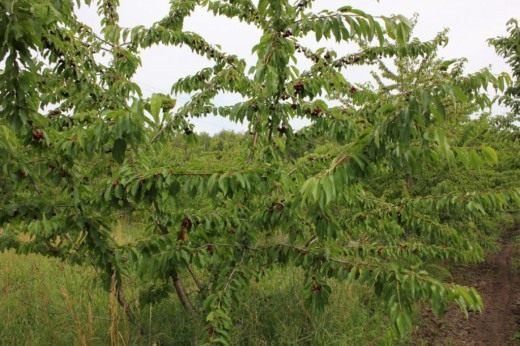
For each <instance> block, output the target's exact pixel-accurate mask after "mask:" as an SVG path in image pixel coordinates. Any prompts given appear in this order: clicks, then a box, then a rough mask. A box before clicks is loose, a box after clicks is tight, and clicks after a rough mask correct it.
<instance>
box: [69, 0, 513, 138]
mask: <svg viewBox="0 0 520 346" xmlns="http://www.w3.org/2000/svg"><path fill="white" fill-rule="evenodd" d="M168 2H169V1H168V0H147V1H142V0H121V6H120V18H121V25H122V26H124V27H131V26H135V25H145V26H148V25H150V24H152V23H154V22H155V21H157V20H159V19H161V18H162V17H164V16H165V15H166V14H167V13H168V10H169V4H168ZM344 5H351V6H353V7H355V8H359V9H362V10H364V11H365V12H368V13H370V14H373V15H389V14H403V15H405V16H409V17H411V16H412V15H414V14H415V13H417V14H418V15H419V20H418V24H417V26H416V29H415V32H414V35H415V36H417V37H419V38H420V39H423V40H429V39H431V38H433V37H434V36H435V34H436V33H437V32H439V31H441V30H443V29H444V28H449V30H450V32H449V38H450V43H449V45H448V46H447V47H446V48H444V49H443V50H442V51H441V55H442V56H443V57H447V58H457V57H466V58H467V59H468V64H467V72H472V71H476V70H479V69H480V68H483V67H487V66H491V68H492V70H493V71H494V72H497V73H498V72H501V71H504V70H508V69H507V66H506V65H505V64H504V62H503V61H502V59H501V58H500V57H498V56H497V55H496V54H495V52H494V50H493V49H492V48H491V47H489V46H488V45H487V42H486V40H487V39H488V38H490V37H495V36H499V35H503V34H505V32H506V22H507V21H508V20H509V19H510V18H511V17H514V16H516V17H520V0H493V1H490V0H380V1H379V2H378V1H376V0H349V1H346V0H317V1H316V3H315V7H314V8H315V9H316V10H321V9H326V8H328V9H335V8H338V7H341V6H344ZM79 16H80V18H81V19H82V20H83V21H84V22H86V23H88V24H90V25H92V26H93V27H94V28H97V29H99V18H98V17H97V14H96V9H95V8H88V7H83V8H81V9H80V10H79ZM185 30H188V31H194V32H197V33H199V34H201V35H202V36H203V37H205V38H206V39H207V40H208V41H209V42H210V43H218V44H220V45H221V46H222V48H223V50H224V51H226V52H229V53H232V54H237V55H238V56H241V57H244V58H246V59H247V61H248V62H253V61H254V58H253V57H252V55H251V48H252V46H253V45H254V44H255V43H256V42H257V40H258V38H259V37H260V32H259V31H258V30H256V29H255V28H253V27H250V26H248V25H247V24H244V23H240V22H238V21H234V20H230V19H227V18H223V17H213V15H211V14H209V13H207V12H205V11H204V10H202V9H199V10H197V11H196V12H194V14H193V15H192V16H191V17H190V18H188V19H187V20H186V22H185ZM320 45H322V46H328V47H331V48H332V47H334V44H333V43H320ZM348 48H349V47H340V48H339V50H340V51H342V52H347V51H348ZM206 66H211V63H210V62H209V61H207V60H206V59H204V58H201V57H199V56H197V55H195V54H193V53H191V52H190V51H189V49H187V48H176V47H164V46H158V47H153V48H150V49H147V50H146V51H144V52H143V54H142V66H141V68H140V69H139V71H138V72H137V74H136V76H135V80H136V82H138V83H139V85H140V86H141V88H142V89H143V91H144V92H145V93H146V94H151V93H153V92H163V93H169V91H170V88H171V85H172V83H173V82H174V81H176V80H177V79H178V78H181V77H183V76H186V75H189V74H192V73H194V72H196V71H198V70H200V69H201V68H203V67H206ZM349 77H350V78H351V80H354V81H356V82H362V81H363V80H366V78H368V76H367V73H366V71H352V72H351V76H349ZM236 101H237V97H236V96H234V95H221V96H220V97H219V98H218V102H219V103H221V104H232V103H234V102H236ZM195 124H196V127H197V130H198V131H204V132H209V133H215V132H218V131H220V130H222V129H233V130H243V129H244V128H245V126H244V125H240V124H232V123H230V122H229V121H227V120H226V119H222V118H216V117H209V118H205V119H199V120H197V121H196V122H195Z"/></svg>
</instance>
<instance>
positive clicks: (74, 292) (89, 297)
mask: <svg viewBox="0 0 520 346" xmlns="http://www.w3.org/2000/svg"><path fill="white" fill-rule="evenodd" d="M95 278H96V275H95V273H94V272H93V270H92V269H90V268H88V267H82V266H72V265H67V264H64V263H62V262H60V261H58V260H55V259H51V258H46V257H43V256H39V255H17V254H14V253H12V252H6V253H1V254H0V344H1V345H35V346H36V345H38V346H40V345H53V346H58V345H110V344H117V345H196V344H197V343H198V342H199V341H200V340H201V339H202V337H203V333H205V329H204V328H203V326H202V325H197V323H193V321H189V317H188V316H187V315H186V314H185V313H184V311H183V310H182V308H181V307H180V305H179V304H178V302H177V300H176V298H175V297H173V296H172V297H170V298H169V299H166V300H164V301H162V302H161V303H160V304H156V305H153V306H152V305H146V306H141V307H140V312H139V315H138V319H139V323H140V324H141V326H142V328H141V329H142V330H141V332H138V328H136V327H135V326H134V325H132V324H131V323H130V322H128V320H127V319H126V316H125V314H124V313H123V312H122V310H121V309H120V307H119V306H117V304H115V303H114V299H113V297H111V293H110V292H107V291H105V290H103V289H102V287H101V284H100V283H99V282H98V281H97V280H96V279H95ZM301 282H302V276H301V273H299V272H298V271H297V270H279V271H275V272H273V273H271V274H269V275H268V276H267V277H265V279H264V280H262V281H260V282H257V283H254V284H253V285H252V286H251V288H250V289H249V290H248V291H247V292H245V294H244V297H243V299H242V304H241V306H240V308H239V309H238V310H237V311H236V312H235V316H236V326H235V329H234V331H233V340H234V341H233V343H234V344H235V345H379V344H383V343H387V342H388V340H386V339H385V335H386V334H387V333H386V331H387V330H388V327H389V326H388V322H387V319H386V318H385V314H384V312H383V310H382V309H381V308H380V307H379V306H378V305H375V303H374V300H373V299H371V298H372V297H371V295H370V293H368V292H366V290H364V289H363V288H362V287H358V286H350V285H344V284H334V286H335V290H334V293H333V295H332V297H331V304H330V305H329V306H328V307H327V308H326V309H325V311H323V312H322V313H317V314H314V313H312V312H311V311H310V310H309V309H307V308H306V307H305V305H304V299H303V294H302V289H301V285H302V284H301ZM137 285H138V284H137V281H132V280H130V281H128V282H127V288H128V290H130V291H131V292H129V294H128V296H129V297H130V298H131V297H132V296H134V294H133V291H135V290H136V288H137Z"/></svg>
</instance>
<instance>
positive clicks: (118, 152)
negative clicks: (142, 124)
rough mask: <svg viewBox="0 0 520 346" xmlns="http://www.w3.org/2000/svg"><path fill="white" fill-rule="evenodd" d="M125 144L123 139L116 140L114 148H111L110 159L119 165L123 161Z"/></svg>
mask: <svg viewBox="0 0 520 346" xmlns="http://www.w3.org/2000/svg"><path fill="white" fill-rule="evenodd" d="M126 146H127V143H126V141H125V140H124V139H122V138H118V139H116V140H115V142H114V146H113V147H112V157H113V158H114V160H115V161H116V162H117V163H119V164H121V163H123V161H124V160H125V153H126Z"/></svg>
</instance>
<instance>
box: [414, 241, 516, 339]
mask: <svg viewBox="0 0 520 346" xmlns="http://www.w3.org/2000/svg"><path fill="white" fill-rule="evenodd" d="M511 238H512V235H511V234H509V235H508V236H506V237H504V240H503V244H502V248H501V250H500V252H498V253H497V254H494V255H492V256H490V257H489V258H488V259H487V260H486V261H485V262H484V263H482V264H480V265H478V266H474V267H468V268H463V269H460V270H458V271H457V272H456V274H455V278H456V282H459V283H462V284H464V285H466V286H472V287H475V288H477V289H478V291H479V293H480V294H481V296H482V298H483V300H484V311H483V313H482V314H478V313H470V315H469V318H468V319H466V318H465V316H464V315H463V314H462V313H461V312H460V311H459V310H458V309H457V308H456V307H454V308H452V309H451V310H449V311H448V312H447V314H446V315H445V316H444V317H443V318H442V319H441V320H438V319H435V318H434V317H433V315H432V313H431V312H428V311H425V312H424V313H423V321H424V322H423V324H422V326H421V327H420V328H419V330H418V331H417V334H416V335H417V336H416V337H415V338H414V339H415V340H417V341H418V343H417V344H423V345H461V346H466V345H479V346H480V345H482V346H484V345H485V346H509V345H520V340H519V339H518V332H519V331H520V274H519V273H518V272H515V271H514V268H513V266H512V264H513V259H514V258H515V256H516V257H517V258H518V254H517V252H518V250H515V246H514V245H513V242H512V241H511ZM419 340H421V341H419Z"/></svg>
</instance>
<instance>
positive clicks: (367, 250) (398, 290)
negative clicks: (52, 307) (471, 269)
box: [0, 0, 520, 345]
mask: <svg viewBox="0 0 520 346" xmlns="http://www.w3.org/2000/svg"><path fill="white" fill-rule="evenodd" d="M311 2H312V1H299V2H297V3H296V4H293V3H290V2H288V1H286V0H261V1H259V2H258V4H255V3H253V2H251V1H249V0H238V1H214V0H201V1H175V0H174V1H171V11H170V12H169V13H168V15H167V16H166V17H165V18H164V19H162V20H160V21H158V22H157V23H155V24H153V25H152V26H151V27H148V28H145V27H142V26H138V27H135V28H121V27H120V26H119V24H118V15H117V5H118V1H115V0H103V1H98V8H99V14H100V16H101V24H102V34H103V37H98V36H97V35H96V34H94V33H93V31H92V29H91V28H88V27H87V26H85V25H84V24H82V23H80V22H79V21H78V20H77V18H76V17H75V15H74V12H73V8H74V7H75V6H78V5H79V4H77V5H75V4H73V3H72V2H70V1H65V0H61V1H56V0H54V1H40V2H38V3H37V4H35V3H34V2H32V1H23V0H19V1H8V0H4V1H2V2H0V6H1V8H2V14H1V16H2V22H1V23H2V24H1V25H0V33H1V35H2V37H3V38H4V42H5V45H4V46H2V50H1V51H0V52H1V54H0V59H1V61H2V62H4V63H5V68H4V70H3V71H1V74H0V91H1V93H2V96H3V97H2V98H1V100H0V109H1V118H0V126H1V127H0V130H1V131H0V151H1V152H2V154H3V155H2V158H1V159H0V164H1V166H2V176H1V180H0V192H1V193H2V196H3V197H4V202H3V205H2V208H1V209H0V222H1V226H2V228H3V231H2V234H1V235H0V249H4V248H14V249H16V250H17V251H18V252H21V253H26V252H33V253H40V254H44V255H48V256H55V257H59V258H62V259H64V260H68V261H71V262H75V263H81V264H92V265H94V266H95V268H96V269H97V271H98V272H99V274H100V277H101V278H102V279H103V281H104V283H105V286H106V287H107V288H108V287H110V283H112V289H114V287H113V285H114V282H115V283H116V286H115V290H116V292H117V299H118V301H119V302H120V303H121V304H122V305H123V306H125V311H126V312H127V314H128V315H129V317H130V318H131V317H132V316H133V312H132V310H131V307H130V306H128V305H127V303H126V302H125V299H124V295H123V289H122V287H123V284H124V282H125V280H128V277H130V275H132V274H135V273H136V274H137V275H139V276H140V279H141V280H143V281H144V282H146V283H147V284H146V285H143V292H141V294H140V296H141V297H142V298H143V299H145V300H147V301H149V302H157V301H159V300H160V299H164V298H165V297H168V294H169V293H170V291H171V292H175V294H176V295H177V297H178V298H179V301H180V302H181V304H182V305H183V306H184V308H185V309H186V313H187V314H188V315H191V316H190V317H189V318H186V323H188V322H189V321H190V320H192V321H195V322H193V323H194V324H195V325H200V324H202V325H204V328H205V333H204V335H203V337H202V338H201V340H200V343H205V344H221V345H227V344H230V343H231V342H232V333H231V331H232V329H233V325H234V323H235V321H236V310H237V307H239V306H240V304H241V302H243V294H244V292H246V291H247V290H248V288H249V287H250V286H251V285H252V282H254V281H255V280H258V281H262V280H265V278H266V276H267V275H269V273H270V272H272V271H273V270H275V269H278V268H280V267H281V268H287V267H296V268H298V270H300V271H301V272H303V273H304V274H303V279H302V280H303V284H302V287H303V292H304V294H303V295H304V296H305V297H306V302H307V303H306V306H307V308H308V309H310V311H313V313H314V314H320V313H322V311H324V309H325V308H326V305H327V303H328V301H329V300H330V297H331V296H332V295H333V294H334V292H333V287H334V285H332V284H331V282H336V281H340V282H344V283H347V284H349V285H357V286H358V287H359V286H361V287H364V288H367V289H370V290H371V291H372V292H373V293H374V294H375V296H376V297H377V298H378V300H379V301H381V302H382V303H383V304H384V306H385V308H386V309H387V311H388V316H389V318H390V320H391V321H392V324H393V326H394V329H393V330H394V333H395V334H396V335H398V336H403V335H405V334H406V333H407V332H408V331H409V330H410V327H411V326H412V316H413V308H414V307H415V305H416V304H417V303H418V302H426V303H428V304H429V305H431V306H432V308H433V310H434V312H435V313H437V314H439V315H440V314H442V313H443V312H444V310H445V309H446V307H447V306H448V305H449V304H454V303H455V304H458V305H459V306H460V307H461V309H462V310H463V311H467V310H468V309H472V310H480V309H481V307H482V302H481V299H480V297H479V296H478V294H477V292H476V290H475V289H473V288H468V287H463V286H460V285H457V284H454V283H448V282H444V281H443V280H442V279H441V278H439V277H436V275H434V273H433V271H431V270H430V268H432V267H433V266H435V265H440V264H444V263H473V262H476V261H479V260H481V259H482V257H483V255H484V248H485V247H486V246H487V242H486V241H487V240H488V238H487V237H486V236H485V234H484V235H483V233H484V232H483V229H482V227H481V225H482V219H483V218H486V217H492V216H496V215H499V214H500V213H503V212H505V211H508V210H510V209H511V208H516V207H518V205H519V204H520V191H519V190H518V180H517V178H516V177H518V174H517V169H518V166H516V165H515V164H516V163H514V162H512V161H514V160H515V158H513V157H512V156H511V154H509V156H507V154H504V153H507V152H508V151H509V152H512V151H513V149H516V146H517V144H518V143H517V142H516V140H515V139H514V138H516V137H514V136H511V133H512V132H514V129H513V130H511V129H510V128H507V129H504V128H501V127H500V126H496V125H495V124H494V123H493V122H492V121H491V120H490V119H489V118H488V117H486V116H482V117H480V118H479V119H476V120H475V119H473V118H472V117H470V116H471V115H474V114H475V113H479V112H482V111H485V110H487V109H489V108H490V107H491V106H492V104H493V99H492V98H490V97H489V96H488V94H487V92H486V90H487V89H488V88H493V89H494V90H495V91H498V92H502V91H504V90H505V89H506V88H510V85H509V83H510V79H509V78H508V77H507V76H506V75H500V76H494V75H492V74H491V73H490V72H489V71H488V70H481V71H479V72H476V73H474V74H471V75H466V74H464V71H463V62H462V61H443V60H442V59H439V58H437V57H436V54H435V52H436V50H437V48H438V47H440V46H442V45H444V44H446V42H447V39H446V37H445V35H444V34H440V35H439V36H437V37H436V38H434V39H433V40H432V41H430V42H419V41H418V40H417V39H414V38H412V37H411V29H412V28H411V25H412V24H411V23H410V22H409V21H408V20H407V19H406V18H404V17H402V16H393V17H374V16H372V15H369V14H367V13H365V12H363V11H360V10H358V9H354V8H351V7H349V6H346V7H342V8H340V9H338V10H337V11H323V12H320V13H313V12H312V11H311V10H310V9H309V7H310V3H311ZM197 5H199V6H204V7H206V8H207V9H208V10H209V11H211V12H213V13H214V14H215V15H224V16H227V17H230V18H235V19H238V20H241V21H245V22H246V23H248V24H250V25H253V26H255V27H257V28H258V29H260V30H261V31H262V36H261V38H260V40H259V42H258V43H257V44H256V45H255V47H254V48H253V52H254V53H255V54H256V56H257V61H256V64H255V65H254V66H252V67H251V68H250V69H249V70H247V66H246V62H245V60H244V59H242V58H240V57H237V56H233V55H230V54H226V53H225V52H222V51H221V49H220V48H218V47H216V46H215V47H214V46H212V45H210V44H209V43H208V42H206V41H205V40H204V38H203V37H201V36H199V35H197V34H196V33H192V32H187V31H184V29H183V20H184V18H186V17H187V16H189V15H190V13H191V12H192V11H193V9H194V8H195V6H197ZM309 34H313V35H314V37H315V38H316V40H317V41H318V42H321V41H322V40H326V39H335V40H336V41H338V42H341V43H342V44H346V43H352V44H355V45H356V46H357V47H358V48H357V49H358V51H357V52H354V53H353V54H349V55H347V56H345V57H338V56H337V55H338V54H337V53H336V52H334V51H329V50H326V49H324V48H319V49H316V50H313V49H310V48H307V47H305V46H303V45H302V44H301V42H300V41H301V39H302V38H303V37H305V36H307V35H309ZM159 44H164V45H172V46H187V47H189V48H190V49H191V50H192V51H193V52H194V53H195V54H198V55H201V56H204V57H206V58H208V59H209V60H211V61H213V62H214V65H213V66H212V67H210V68H205V69H203V70H201V71H199V72H198V73H195V74H194V75H192V76H188V77H186V78H184V79H181V80H179V81H176V82H175V83H173V85H172V93H173V94H176V93H181V92H184V93H190V94H191V98H190V100H189V102H187V103H186V104H184V105H182V106H179V107H178V106H177V105H176V102H175V99H174V98H173V97H174V95H163V94H154V95H152V96H151V97H150V98H144V97H143V96H142V94H141V91H140V89H139V86H138V85H136V84H135V83H133V82H132V76H133V75H134V73H135V71H136V69H137V67H138V66H139V63H140V60H139V54H140V52H141V50H142V49H145V48H148V47H151V46H154V45H159ZM101 52H107V53H110V54H111V60H110V61H109V62H108V63H105V64H103V63H100V62H99V61H98V60H96V59H97V56H98V55H99V53H101ZM383 58H392V59H393V61H394V66H386V65H385V64H383V62H382V60H383ZM298 59H300V60H309V61H310V62H311V66H310V67H309V68H308V69H307V70H305V71H300V70H299V69H298V68H297V62H298ZM365 64H368V65H375V66H377V67H378V70H379V72H374V77H375V81H376V85H370V84H365V85H354V84H353V83H351V82H349V81H348V80H347V78H346V77H345V75H344V74H343V73H342V72H343V69H348V68H349V67H350V66H351V65H365ZM393 69H394V70H395V71H393ZM507 90H508V92H509V90H510V89H507ZM222 92H235V93H239V94H240V95H241V96H242V97H243V101H241V102H239V103H237V104H235V105H233V106H219V105H217V104H214V98H215V96H217V95H218V94H219V93H222ZM50 105H52V106H53V107H56V108H55V109H54V110H52V111H50V112H47V113H45V112H44V111H43V109H45V107H49V106H50ZM208 114H217V115H222V116H224V117H227V118H229V119H231V120H233V121H241V122H243V121H247V123H248V126H249V130H250V135H233V134H222V135H220V136H219V137H217V138H215V139H209V138H208V137H207V136H196V135H195V134H194V133H193V126H192V125H191V124H190V120H191V119H192V118H194V117H201V116H205V115H208ZM295 118H306V119H308V120H309V122H310V125H309V126H307V127H306V128H304V129H302V130H299V131H296V130H295V129H293V128H292V126H291V122H290V121H291V120H293V119H295ZM516 135H517V133H516ZM198 137H200V138H198ZM497 137H499V138H503V142H497V141H495V140H494V139H495V138H497ZM512 137H514V138H512ZM502 156H504V157H506V158H507V159H508V160H509V161H507V165H504V166H501V162H502ZM470 177H471V178H470ZM117 213H124V214H125V215H126V216H127V217H131V218H134V219H139V220H140V222H142V223H144V224H145V226H146V227H145V235H144V236H142V237H140V239H139V240H137V241H131V242H128V243H125V244H120V245H118V244H117V243H116V242H115V241H114V239H113V229H114V227H115V224H116V222H115V221H114V220H116V219H117V218H116V214H117ZM186 276H188V277H189V280H190V281H193V286H194V288H193V289H190V290H189V291H188V290H187V287H190V288H191V287H192V285H191V284H190V285H189V286H188V285H187V284H186V283H185V280H186Z"/></svg>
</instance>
